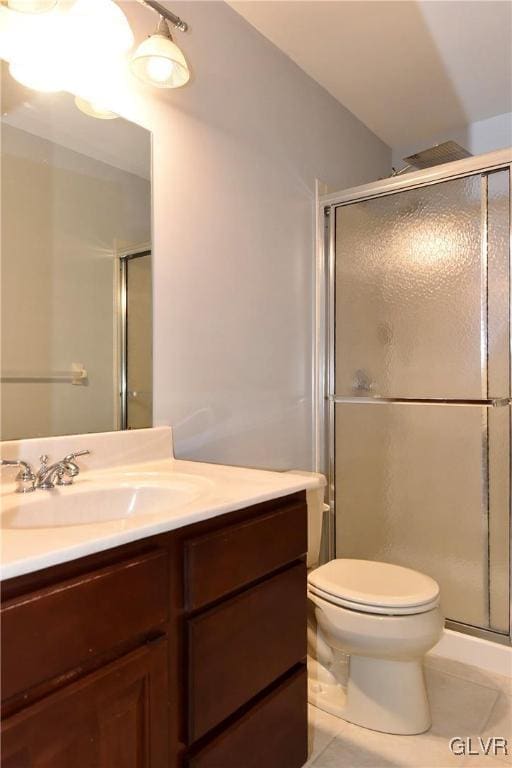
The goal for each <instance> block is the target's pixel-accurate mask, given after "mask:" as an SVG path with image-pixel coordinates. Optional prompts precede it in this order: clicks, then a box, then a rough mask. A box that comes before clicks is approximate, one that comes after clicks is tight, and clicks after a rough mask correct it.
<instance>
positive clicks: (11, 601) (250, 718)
mask: <svg viewBox="0 0 512 768" xmlns="http://www.w3.org/2000/svg"><path fill="white" fill-rule="evenodd" d="M167 432H168V431H166V430H162V429H160V430H159V429H155V430H140V431H137V432H128V433H124V435H123V433H118V434H112V435H111V438H112V440H113V441H114V442H116V441H117V442H119V440H120V439H122V438H124V439H125V440H128V441H131V442H132V443H133V442H134V441H136V440H139V441H142V443H143V444H144V443H145V450H146V451H147V450H148V437H149V439H150V442H151V440H153V443H154V445H153V451H154V450H155V447H156V445H157V443H158V444H159V445H160V447H161V446H163V444H164V443H165V442H166V438H167V439H168V434H167ZM144 436H146V440H145V439H144ZM92 437H94V436H87V435H86V436H78V437H77V436H73V437H69V438H67V439H65V438H53V440H54V441H63V440H67V444H68V445H71V444H73V445H74V446H76V443H77V441H82V443H81V445H82V444H83V445H85V443H86V442H89V443H90V442H91V438H92ZM108 437H109V436H108V435H102V436H101V442H102V444H105V442H106V441H107V442H108ZM48 440H49V441H51V440H52V438H48ZM84 441H85V442H84ZM30 442H31V441H25V443H26V444H28V443H30ZM79 447H80V446H79ZM54 452H55V451H54ZM96 453H97V451H96V452H94V451H93V452H92V453H91V458H90V459H88V461H90V462H91V463H93V462H94V459H93V457H94V456H95V455H96ZM153 459H154V460H153V461H152V462H149V463H148V462H145V463H143V464H140V463H138V464H131V465H127V466H126V465H125V466H122V467H119V466H117V467H116V466H114V467H110V468H107V469H102V470H99V471H97V472H96V473H95V472H94V468H93V469H92V470H90V471H89V472H86V471H84V472H83V473H81V475H80V477H79V478H77V480H76V481H75V483H74V485H73V487H72V488H68V487H65V488H62V489H59V490H58V491H57V493H56V494H55V496H57V495H58V498H56V502H58V503H60V502H61V500H62V499H63V498H64V497H65V494H68V499H70V500H71V495H73V496H74V497H79V496H80V494H82V496H83V498H86V494H90V493H91V492H93V491H94V490H95V489H96V488H101V487H104V488H105V487H106V478H107V477H110V478H112V482H113V484H115V485H116V487H117V488H119V487H121V488H122V487H123V484H124V487H125V488H126V487H134V486H137V487H138V489H139V490H141V489H143V488H148V487H150V486H151V487H153V488H154V487H156V485H157V484H158V483H160V484H161V485H162V484H164V483H165V482H167V484H168V486H169V487H170V485H169V483H171V482H172V476H173V473H174V477H176V478H178V479H179V480H181V482H183V477H184V476H185V475H187V474H188V476H189V478H190V479H191V482H193V481H194V478H195V479H198V480H200V481H201V482H200V483H199V486H198V487H199V488H200V489H201V491H200V492H199V493H198V494H197V495H196V496H195V497H194V498H192V499H189V500H188V501H184V500H182V501H179V502H178V504H177V507H176V510H175V512H174V514H167V515H166V512H165V510H164V509H162V510H160V511H155V512H152V513H150V512H147V511H146V512H144V513H140V514H139V515H138V516H137V514H135V515H133V516H132V518H129V515H128V514H127V515H126V516H125V517H124V518H122V517H117V518H114V519H110V520H109V519H101V520H99V521H96V522H94V523H90V524H87V523H85V524H84V523H81V524H74V525H69V524H65V525H62V526H60V527H59V526H58V525H57V526H56V527H54V529H53V535H52V529H51V527H46V528H44V527H43V528H35V527H29V526H28V525H27V527H23V526H25V525H26V519H27V518H26V517H24V516H23V515H22V512H21V511H18V522H20V521H21V523H20V525H21V527H19V528H17V527H16V525H15V520H16V518H15V517H12V516H11V517H10V518H7V519H8V520H10V521H11V523H10V524H11V527H10V528H9V529H6V530H5V531H4V534H6V535H4V537H3V542H2V546H3V553H2V554H3V558H2V560H3V568H4V573H5V574H7V576H8V577H7V578H5V579H4V580H3V584H2V614H1V620H2V671H3V672H2V721H3V724H2V766H3V768H15V767H16V768H18V767H20V768H21V766H23V767H25V766H27V768H29V767H31V766H41V765H45V766H46V765H48V766H52V768H60V766H73V768H92V767H93V766H105V768H106V767H107V766H108V767H109V768H112V767H114V766H115V768H124V767H125V766H126V767H127V768H128V766H130V768H131V767H132V766H136V767H137V768H138V767H139V766H148V767H149V766H151V768H164V766H165V767H166V768H167V766H183V767H185V766H188V767H189V768H231V767H232V768H242V767H243V768H261V767H262V766H265V768H299V766H301V765H303V764H304V763H305V762H306V760H307V711H306V706H307V704H306V701H307V695H306V665H305V658H306V551H307V505H306V488H311V487H313V486H315V485H318V484H319V480H318V478H314V477H307V476H304V477H301V476H300V475H294V474H293V473H269V472H261V471H257V470H244V469H240V468H234V467H222V466H215V465H205V464H196V463H195V462H183V461H176V460H174V459H172V460H169V459H166V460H162V458H160V456H159V455H158V448H157V451H156V455H155V456H154V457H153ZM155 459H156V460H155ZM120 478H121V479H120ZM141 478H142V479H141ZM205 481H206V482H205ZM144 483H145V485H144ZM130 484H131V485H130ZM162 487H163V486H162ZM52 493H54V492H53V491H50V492H49V493H48V492H45V491H37V492H36V493H33V494H30V496H31V497H32V498H31V499H30V500H28V501H26V502H25V503H23V502H22V503H20V506H19V510H22V511H23V510H25V509H26V508H27V506H28V505H29V504H30V503H32V504H33V505H34V504H37V503H39V504H43V503H44V504H49V503H50V501H51V499H50V498H49V496H50V495H51V494H52ZM38 494H39V498H42V501H39V499H37V498H36V496H37V495H38ZM84 494H85V495H84ZM14 495H16V494H14ZM265 496H266V497H269V498H264V497H265ZM9 497H10V498H11V499H12V495H11V494H10V495H9ZM4 498H5V499H7V495H6V496H5V497H4ZM47 499H49V501H48V502H47V501H46V500H47ZM251 499H252V502H251ZM75 503H77V502H75ZM4 506H5V507H6V508H7V512H8V513H9V508H8V504H7V503H5V504H4ZM40 508H41V509H42V507H40ZM112 510H113V511H112V513H111V514H112V515H113V514H114V512H116V508H115V506H113V507H112ZM3 514H5V512H4V513H3ZM93 514H94V513H93ZM29 519H30V520H31V521H32V522H31V523H30V525H33V518H29ZM44 524H47V521H44ZM155 531H157V532H155ZM23 537H25V540H26V542H27V547H28V549H27V552H29V555H28V559H27V558H25V560H21V559H20V557H19V554H20V551H21V550H20V547H21V541H22V540H23ZM50 542H53V543H50ZM45 547H46V549H45ZM52 547H53V549H52ZM87 550H89V554H85V555H82V556H79V557H72V558H70V553H71V552H77V551H80V552H85V551H87ZM9 557H11V562H9ZM45 558H46V561H47V562H54V564H52V565H49V566H47V567H42V568H41V567H37V568H36V569H35V570H34V569H31V567H32V566H33V565H34V564H36V565H37V566H39V565H40V564H41V563H43V562H44V560H45ZM56 561H60V562H56ZM30 563H31V564H32V566H31V565H30ZM22 571H24V572H22ZM10 573H11V574H17V575H11V576H10V577H9V574H10Z"/></svg>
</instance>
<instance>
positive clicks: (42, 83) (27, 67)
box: [9, 58, 63, 93]
mask: <svg viewBox="0 0 512 768" xmlns="http://www.w3.org/2000/svg"><path fill="white" fill-rule="evenodd" d="M9 73H10V74H11V75H12V77H14V79H15V80H17V81H18V83H21V84H22V85H24V86H25V87H26V88H31V89H32V90H33V91H42V92H43V93H56V92H57V91H62V90H63V80H62V77H61V72H60V67H57V66H56V63H55V62H53V61H45V60H44V59H38V58H34V59H30V58H22V59H19V60H15V61H12V62H11V63H10V64H9Z"/></svg>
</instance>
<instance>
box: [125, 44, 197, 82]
mask: <svg viewBox="0 0 512 768" xmlns="http://www.w3.org/2000/svg"><path fill="white" fill-rule="evenodd" d="M131 66H132V71H133V73H134V74H135V75H136V76H137V77H138V78H139V80H142V82H143V83H147V84H148V85H153V86H155V87H156V88H180V87H181V86H182V85H185V83H187V82H188V81H189V79H190V71H189V68H188V66H187V62H186V61H185V57H184V55H183V53H182V52H181V50H180V49H179V48H178V46H177V45H176V43H174V42H173V41H172V40H171V38H170V37H167V36H166V35H160V34H155V35H151V36H150V37H148V38H146V40H144V41H143V42H142V43H141V44H140V45H139V47H138V48H137V50H136V51H135V53H134V55H133V58H132V62H131Z"/></svg>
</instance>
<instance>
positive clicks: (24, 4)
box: [7, 0, 58, 13]
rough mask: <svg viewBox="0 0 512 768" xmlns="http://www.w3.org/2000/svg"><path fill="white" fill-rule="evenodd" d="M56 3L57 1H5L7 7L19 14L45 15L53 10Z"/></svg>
mask: <svg viewBox="0 0 512 768" xmlns="http://www.w3.org/2000/svg"><path fill="white" fill-rule="evenodd" d="M57 3H58V0H7V7H8V8H10V9H11V11H20V12H21V13H45V12H46V11H51V9H52V8H55V6H56V5H57Z"/></svg>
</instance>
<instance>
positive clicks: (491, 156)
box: [314, 147, 512, 645]
mask: <svg viewBox="0 0 512 768" xmlns="http://www.w3.org/2000/svg"><path fill="white" fill-rule="evenodd" d="M507 168H508V170H509V184H510V187H509V194H510V206H511V208H510V214H509V215H510V222H511V223H512V147H511V148H508V149H503V150H499V151H496V152H490V153H487V154H484V155H479V156H476V157H469V158H467V159H464V160H457V161H455V162H451V163H445V164H443V165H439V166H434V167H432V168H427V169H425V170H422V171H415V172H411V173H407V174H404V175H400V176H393V177H390V178H386V179H380V180H378V181H375V182H372V183H370V184H364V185H362V186H359V187H352V188H350V189H346V190H342V191H340V192H334V193H329V194H324V195H319V197H318V209H317V233H318V237H317V254H316V281H317V290H316V296H317V303H318V306H317V312H316V336H315V350H314V351H315V354H314V359H315V360H316V371H315V379H314V428H315V433H316V434H317V435H319V436H320V439H318V440H317V445H316V456H315V465H316V469H317V471H319V472H323V473H325V474H326V475H327V480H328V483H327V487H328V499H327V501H328V506H329V512H328V518H327V519H328V524H327V537H328V551H329V558H330V559H332V558H334V557H335V556H336V555H335V501H336V499H335V493H336V490H335V448H336V446H335V424H334V412H335V397H334V393H335V378H334V376H335V370H334V365H335V229H336V227H335V211H336V208H338V207H340V206H343V205H347V204H349V203H355V202H361V201H363V200H370V199H372V198H377V197H384V196H387V195H392V194H395V193H398V192H402V191H404V190H410V189H417V188H420V187H425V186H431V185H433V184H437V183H439V182H441V181H450V180H453V179H458V178H463V177H465V176H471V175H474V174H477V173H486V172H489V171H497V170H506V169H507ZM511 253H512V235H511V236H510V244H509V259H510V254H511ZM510 276H511V267H510V266H509V280H510ZM509 321H510V323H511V326H512V303H511V304H510V306H509ZM509 339H510V360H511V361H512V334H510V335H509ZM511 380H512V373H511ZM510 424H511V422H510V420H509V432H510V443H509V444H510V445H512V427H511V426H510ZM511 453H512V452H511ZM509 472H511V473H512V467H510V468H509ZM509 495H512V493H510V494H509ZM511 515H512V512H511V509H510V504H509V531H510V541H509V597H510V605H509V635H508V636H507V635H505V634H500V633H497V632H494V631H492V630H485V629H481V628H478V627H472V626H470V625H466V624H460V623H459V622H453V621H447V622H446V626H447V627H448V628H451V629H455V630H458V631H461V632H464V633H466V634H469V635H473V636H477V637H482V638H485V639H489V640H493V641H494V642H501V643H506V644H507V645H508V644H512V578H511V577H512V573H511V568H510V562H511V560H510V555H511V553H512V524H511V523H512V517H511Z"/></svg>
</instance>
